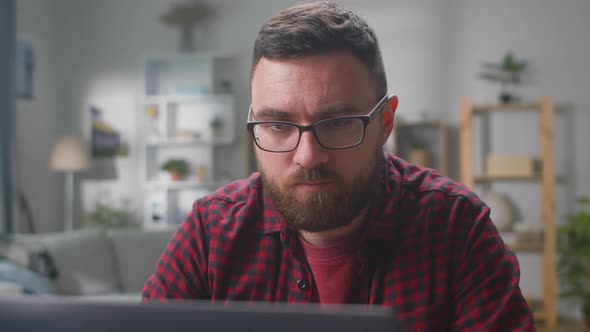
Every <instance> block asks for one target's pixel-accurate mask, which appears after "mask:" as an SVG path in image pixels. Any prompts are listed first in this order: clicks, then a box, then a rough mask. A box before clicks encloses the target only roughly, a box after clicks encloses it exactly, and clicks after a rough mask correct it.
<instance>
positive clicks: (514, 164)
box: [486, 154, 541, 177]
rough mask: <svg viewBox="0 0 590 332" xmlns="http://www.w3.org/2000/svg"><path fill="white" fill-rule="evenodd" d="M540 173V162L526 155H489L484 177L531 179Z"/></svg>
mask: <svg viewBox="0 0 590 332" xmlns="http://www.w3.org/2000/svg"><path fill="white" fill-rule="evenodd" d="M540 173H541V162H540V160H538V159H535V158H533V157H531V156H527V155H509V154H489V155H488V156H487V157H486V175H489V176H505V177H511V176H512V177H533V176H535V175H538V174H540Z"/></svg>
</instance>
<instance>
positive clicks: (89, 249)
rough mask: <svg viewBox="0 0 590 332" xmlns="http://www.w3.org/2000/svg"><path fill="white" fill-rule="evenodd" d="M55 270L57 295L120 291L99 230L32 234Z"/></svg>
mask: <svg viewBox="0 0 590 332" xmlns="http://www.w3.org/2000/svg"><path fill="white" fill-rule="evenodd" d="M35 238H37V240H36V241H39V242H40V243H41V246H42V247H43V248H44V249H45V250H46V252H47V253H48V254H49V256H50V257H51V260H52V261H53V264H54V266H55V268H56V270H57V278H56V286H57V289H58V292H59V293H60V294H66V295H79V294H101V293H113V292H118V291H119V290H120V284H119V278H118V275H117V269H116V261H115V258H114V257H113V248H112V245H111V243H110V240H109V239H108V238H107V237H106V235H105V232H104V231H102V230H99V229H87V230H79V231H75V232H69V233H47V234H42V235H38V236H35Z"/></svg>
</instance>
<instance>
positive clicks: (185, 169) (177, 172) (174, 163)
mask: <svg viewBox="0 0 590 332" xmlns="http://www.w3.org/2000/svg"><path fill="white" fill-rule="evenodd" d="M189 169H190V166H189V164H188V162H187V161H186V160H184V159H169V160H168V161H166V162H165V163H164V164H163V165H162V170H164V171H166V172H169V173H170V176H171V179H172V181H180V180H182V179H184V178H185V177H186V176H187V175H188V173H189Z"/></svg>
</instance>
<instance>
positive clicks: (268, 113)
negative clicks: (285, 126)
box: [252, 107, 289, 119]
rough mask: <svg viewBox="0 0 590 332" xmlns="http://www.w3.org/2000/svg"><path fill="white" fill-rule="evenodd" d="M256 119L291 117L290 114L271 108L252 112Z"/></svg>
mask: <svg viewBox="0 0 590 332" xmlns="http://www.w3.org/2000/svg"><path fill="white" fill-rule="evenodd" d="M252 113H253V114H254V117H255V118H273V119H285V118H288V117H289V113H288V112H285V111H281V110H278V109H276V108H271V107H263V108H261V109H259V110H257V111H254V110H252Z"/></svg>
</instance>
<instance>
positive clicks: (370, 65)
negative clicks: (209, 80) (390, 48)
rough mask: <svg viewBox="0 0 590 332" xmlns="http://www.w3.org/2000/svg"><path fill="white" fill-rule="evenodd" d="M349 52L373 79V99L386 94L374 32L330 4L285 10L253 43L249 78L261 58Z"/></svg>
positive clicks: (264, 27)
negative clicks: (374, 89) (374, 88)
mask: <svg viewBox="0 0 590 332" xmlns="http://www.w3.org/2000/svg"><path fill="white" fill-rule="evenodd" d="M330 51H350V52H352V53H353V54H354V55H355V56H356V57H357V58H358V59H359V60H360V61H361V62H362V63H364V64H365V65H366V66H367V69H368V70H369V72H370V73H371V74H372V75H373V77H374V80H375V86H376V89H377V91H376V92H377V98H378V99H379V98H381V97H382V96H384V95H385V94H386V93H387V79H386V77H385V69H384V68H383V60H382V58H381V51H380V50H379V44H378V42H377V37H376V35H375V31H373V29H372V28H371V27H369V25H368V24H367V22H366V20H365V19H363V18H362V17H361V16H359V15H358V14H357V13H355V12H354V11H352V10H349V9H346V8H343V7H341V6H340V5H338V4H336V3H333V2H313V3H306V4H301V5H296V6H293V7H290V8H287V9H285V10H283V11H281V12H279V13H278V14H276V15H275V16H274V17H272V18H270V19H269V20H268V21H266V22H265V23H264V24H263V25H262V28H261V29H260V32H259V33H258V37H257V38H256V41H255V43H254V52H253V56H252V68H251V75H252V74H253V73H254V69H255V68H256V65H257V64H258V62H259V61H260V59H261V58H262V57H264V58H267V59H276V58H286V57H298V56H304V55H310V54H318V53H326V52H330Z"/></svg>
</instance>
